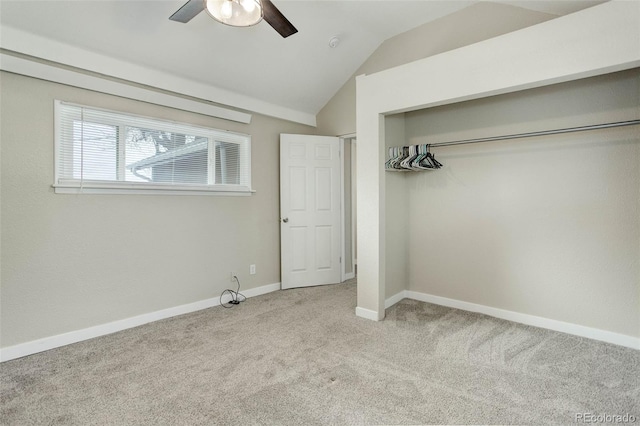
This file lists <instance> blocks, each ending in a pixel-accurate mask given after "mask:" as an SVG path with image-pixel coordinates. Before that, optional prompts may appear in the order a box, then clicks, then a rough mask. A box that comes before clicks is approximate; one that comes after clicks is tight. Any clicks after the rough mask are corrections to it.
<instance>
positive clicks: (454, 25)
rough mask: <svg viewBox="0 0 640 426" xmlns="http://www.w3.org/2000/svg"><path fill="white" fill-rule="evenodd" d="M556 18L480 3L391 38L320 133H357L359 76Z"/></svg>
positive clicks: (325, 117) (341, 96) (333, 107)
mask: <svg viewBox="0 0 640 426" xmlns="http://www.w3.org/2000/svg"><path fill="white" fill-rule="evenodd" d="M554 17H555V16H554V15H548V14H545V13H539V12H533V11H530V10H525V9H522V8H519V7H514V6H508V5H505V4H497V3H489V2H487V3H478V4H475V5H473V6H470V7H468V8H465V9H462V10H461V11H459V12H456V13H453V14H451V15H448V16H445V17H443V18H440V19H438V20H436V21H433V22H429V23H426V24H424V25H421V26H419V27H417V28H414V29H412V30H410V31H407V32H406V33H403V34H400V35H397V36H395V37H392V38H390V39H389V40H386V41H385V42H384V43H382V44H381V45H380V47H379V48H378V49H377V50H376V51H375V52H374V53H373V54H372V55H371V56H370V57H369V58H368V59H367V60H366V61H365V63H364V64H362V66H361V67H360V68H359V69H358V70H357V71H356V72H355V73H354V76H353V77H352V78H351V79H349V80H348V81H347V82H346V83H345V84H344V86H343V87H342V88H341V89H340V90H339V91H338V92H337V93H336V94H335V95H334V97H333V98H332V99H331V100H330V101H329V102H328V103H327V105H325V107H324V108H323V109H322V110H321V111H320V112H319V113H318V116H317V123H318V131H319V133H320V134H325V135H346V134H351V133H355V131H356V83H355V76H357V75H360V74H372V73H375V72H378V71H382V70H385V69H388V68H392V67H395V66H398V65H403V64H406V63H409V62H412V61H416V60H418V59H422V58H426V57H429V56H433V55H436V54H438V53H442V52H446V51H449V50H453V49H457V48H459V47H462V46H467V45H469V44H473V43H477V42H479V41H482V40H486V39H489V38H492V37H496V36H499V35H501V34H506V33H509V32H512V31H515V30H518V29H521V28H525V27H528V26H531V25H535V24H539V23H541V22H544V21H547V20H549V19H552V18H554ZM462 66H464V64H462Z"/></svg>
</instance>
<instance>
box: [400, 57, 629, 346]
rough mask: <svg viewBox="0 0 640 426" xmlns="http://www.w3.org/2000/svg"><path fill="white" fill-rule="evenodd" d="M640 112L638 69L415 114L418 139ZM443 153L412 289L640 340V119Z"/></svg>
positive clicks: (421, 223) (413, 257) (418, 182)
mask: <svg viewBox="0 0 640 426" xmlns="http://www.w3.org/2000/svg"><path fill="white" fill-rule="evenodd" d="M631 119H640V70H638V69H634V70H629V71H625V72H619V73H614V74H609V75H605V76H600V77H594V78H590V79H584V80H578V81H574V82H570V83H563V84H559V85H554V86H548V87H545V88H539V89H533V90H529V91H523V92H518V93H514V94H509V95H502V96H498V97H493V98H487V99H481V100H477V101H471V102H465V103H460V104H454V105H448V106H445V107H438V108H430V109H427V110H423V111H418V112H412V113H407V114H406V115H405V123H406V136H407V141H408V142H409V143H411V144H414V143H416V144H417V143H429V142H433V143H435V142H442V141H447V140H456V139H466V138H477V137H485V136H491V135H502V134H512V133H520V132H527V131H535V130H546V129H554V128H564V127H573V126H581V125H587V124H597V123H606V122H612V121H624V120H631ZM434 152H435V153H436V156H437V158H438V159H439V160H440V161H441V162H442V163H444V164H445V168H443V169H441V170H439V171H436V172H428V173H415V174H409V175H408V176H407V180H406V182H405V184H406V185H407V188H408V191H409V195H408V198H409V205H408V210H409V212H410V217H409V229H410V232H408V233H407V236H408V251H409V281H408V282H409V290H413V291H418V292H422V293H427V294H433V295H437V296H443V297H447V298H451V299H456V300H462V301H466V302H472V303H477V304H481V305H486V306H491V307H496V308H501V309H506V310H510V311H515V312H520V313H525V314H530V315H536V316H540V317H544V318H553V319H556V320H560V321H565V322H569V323H574V324H581V325H586V326H589V327H594V328H599V329H604V330H608V331H613V332H617V333H621V334H625V335H629V336H635V337H638V336H640V219H639V218H640V126H633V127H626V128H619V129H609V130H598V131H589V132H580V133H571V134H565V135H556V136H546V137H537V138H531V139H522V140H509V141H502V142H491V143H481V144H475V145H461V146H454V147H443V148H434ZM388 208H389V207H388Z"/></svg>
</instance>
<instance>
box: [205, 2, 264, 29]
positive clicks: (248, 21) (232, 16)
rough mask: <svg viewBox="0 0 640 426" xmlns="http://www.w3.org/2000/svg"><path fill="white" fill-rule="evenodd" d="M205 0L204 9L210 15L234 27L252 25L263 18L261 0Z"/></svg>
mask: <svg viewBox="0 0 640 426" xmlns="http://www.w3.org/2000/svg"><path fill="white" fill-rule="evenodd" d="M203 1H204V6H205V7H204V9H205V10H206V11H207V13H208V14H209V16H211V17H212V18H213V19H215V20H216V21H218V22H221V23H223V24H226V25H231V26H233V27H250V26H252V25H256V24H257V23H259V22H260V21H261V20H262V6H261V4H260V1H259V0H203ZM249 3H251V4H249Z"/></svg>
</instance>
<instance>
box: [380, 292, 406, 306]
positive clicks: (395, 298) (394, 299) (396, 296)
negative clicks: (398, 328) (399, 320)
mask: <svg viewBox="0 0 640 426" xmlns="http://www.w3.org/2000/svg"><path fill="white" fill-rule="evenodd" d="M406 298H407V290H402V291H401V292H399V293H396V294H394V295H393V296H391V297H389V298H388V299H387V300H385V301H384V308H385V309H389V308H390V307H392V306H393V305H395V304H396V303H398V302H399V301H401V300H402V299H406Z"/></svg>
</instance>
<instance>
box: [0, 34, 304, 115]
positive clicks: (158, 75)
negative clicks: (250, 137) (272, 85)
mask: <svg viewBox="0 0 640 426" xmlns="http://www.w3.org/2000/svg"><path fill="white" fill-rule="evenodd" d="M0 47H1V48H3V49H6V50H8V51H13V52H18V53H21V54H24V55H29V56H32V57H35V58H41V59H44V60H47V61H52V62H56V63H59V64H65V65H68V66H71V67H74V68H78V69H79V70H87V71H91V72H95V73H99V74H102V75H106V76H109V77H115V78H118V79H122V80H126V81H131V82H133V83H137V84H143V85H145V86H149V87H153V88H157V89H161V90H166V91H169V92H174V93H178V94H182V95H186V96H190V97H193V98H197V99H201V100H203V101H204V102H216V103H219V104H223V105H228V106H230V107H233V108H239V109H243V110H246V111H254V112H256V113H259V114H264V115H267V116H270V117H276V118H281V119H284V120H288V121H293V122H296V123H301V124H306V125H308V126H313V127H315V126H316V117H315V114H311V113H307V112H302V111H297V110H293V109H291V108H287V107H283V106H280V105H275V104H272V103H269V102H265V101H262V100H260V99H256V98H253V97H251V96H247V95H242V94H239V93H235V92H232V91H229V90H225V89H222V88H219V87H215V86H212V85H209V84H204V83H200V82H197V81H193V80H191V79H189V78H184V77H178V76H176V75H173V74H169V73H167V72H164V71H160V70H156V69H153V68H147V67H144V66H139V65H135V64H133V63H130V62H127V61H123V60H119V59H115V58H112V57H109V56H106V55H104V54H100V53H97V52H93V51H90V50H86V49H82V48H78V47H74V46H71V45H69V44H65V43H61V42H59V41H56V40H52V39H50V38H46V37H41V36H38V35H35V34H32V33H29V32H27V31H23V30H19V29H16V28H13V27H10V26H6V25H4V26H3V27H2V38H0ZM2 61H4V58H3V59H2ZM3 66H4V65H3ZM74 74H76V75H78V76H81V75H82V74H81V73H74ZM105 81H106V80H105Z"/></svg>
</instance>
